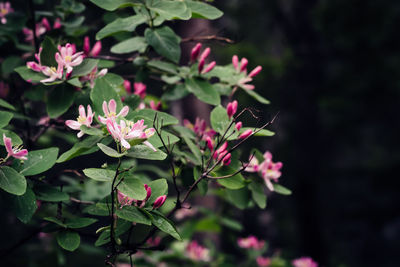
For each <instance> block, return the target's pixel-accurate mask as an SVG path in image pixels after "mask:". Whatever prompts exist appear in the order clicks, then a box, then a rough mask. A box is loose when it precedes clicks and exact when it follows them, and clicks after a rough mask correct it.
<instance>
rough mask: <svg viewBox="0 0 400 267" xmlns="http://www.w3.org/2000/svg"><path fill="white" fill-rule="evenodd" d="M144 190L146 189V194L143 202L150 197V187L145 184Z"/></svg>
mask: <svg viewBox="0 0 400 267" xmlns="http://www.w3.org/2000/svg"><path fill="white" fill-rule="evenodd" d="M144 189H146V192H147V195H146V199H145V201H147V200H148V199H149V198H150V196H151V187H150V186H148V185H147V184H145V185H144Z"/></svg>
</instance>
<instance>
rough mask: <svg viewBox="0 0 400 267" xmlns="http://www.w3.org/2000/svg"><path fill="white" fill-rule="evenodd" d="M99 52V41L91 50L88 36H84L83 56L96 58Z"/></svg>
mask: <svg viewBox="0 0 400 267" xmlns="http://www.w3.org/2000/svg"><path fill="white" fill-rule="evenodd" d="M100 52H101V41H97V42H96V43H95V44H94V46H93V47H92V49H90V40H89V36H85V38H84V39H83V54H84V55H85V56H87V57H89V56H92V57H96V56H98V55H99V54H100Z"/></svg>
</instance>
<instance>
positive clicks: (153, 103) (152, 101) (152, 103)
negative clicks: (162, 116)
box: [150, 100, 161, 110]
mask: <svg viewBox="0 0 400 267" xmlns="http://www.w3.org/2000/svg"><path fill="white" fill-rule="evenodd" d="M150 108H151V109H152V110H160V109H161V102H160V101H158V103H157V104H156V103H155V102H154V100H151V101H150Z"/></svg>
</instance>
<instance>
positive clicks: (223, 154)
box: [207, 138, 232, 165]
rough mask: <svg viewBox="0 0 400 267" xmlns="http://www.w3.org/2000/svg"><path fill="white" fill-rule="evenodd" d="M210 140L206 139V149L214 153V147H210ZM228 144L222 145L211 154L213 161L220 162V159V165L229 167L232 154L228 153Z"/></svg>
mask: <svg viewBox="0 0 400 267" xmlns="http://www.w3.org/2000/svg"><path fill="white" fill-rule="evenodd" d="M212 142H213V141H212V140H211V139H209V138H207V147H208V149H210V151H211V152H212V151H214V146H213V145H212ZM227 148H228V142H225V143H223V144H222V145H221V146H220V147H219V148H218V149H217V150H215V152H214V154H213V158H214V160H217V161H219V160H221V159H222V164H223V165H229V164H231V157H232V154H231V153H228V150H227Z"/></svg>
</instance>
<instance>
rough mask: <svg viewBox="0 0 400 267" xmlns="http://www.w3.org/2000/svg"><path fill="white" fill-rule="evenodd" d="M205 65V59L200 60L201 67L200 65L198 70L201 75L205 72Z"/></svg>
mask: <svg viewBox="0 0 400 267" xmlns="http://www.w3.org/2000/svg"><path fill="white" fill-rule="evenodd" d="M204 64H205V61H204V59H203V60H200V62H199V65H198V67H197V70H198V71H199V73H201V72H202V71H203V68H204Z"/></svg>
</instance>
